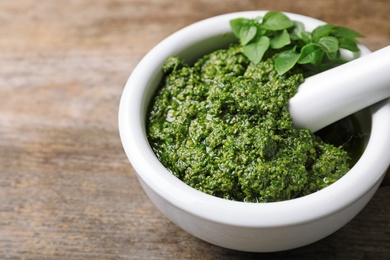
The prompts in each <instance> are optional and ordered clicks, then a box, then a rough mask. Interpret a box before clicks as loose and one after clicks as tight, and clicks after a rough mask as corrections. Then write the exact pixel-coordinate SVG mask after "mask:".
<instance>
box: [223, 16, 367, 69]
mask: <svg viewBox="0 0 390 260" xmlns="http://www.w3.org/2000/svg"><path fill="white" fill-rule="evenodd" d="M230 26H231V28H232V31H233V33H234V35H235V36H236V37H237V38H238V39H239V40H240V44H241V46H242V48H243V53H244V54H245V56H247V57H248V58H249V60H251V61H252V62H254V63H259V62H260V61H261V60H262V59H263V57H264V55H265V54H267V53H269V54H272V53H273V54H275V53H277V54H276V58H275V69H276V71H277V72H278V74H280V75H283V74H285V73H286V72H287V71H289V70H290V69H292V68H293V67H294V66H296V65H297V64H300V65H304V66H306V67H307V68H306V69H309V70H314V71H315V73H318V72H320V71H323V70H326V69H328V68H331V67H334V66H336V65H339V64H341V63H344V62H345V61H343V60H342V59H341V57H340V49H346V50H349V51H352V52H357V51H359V48H358V46H357V40H356V38H360V37H364V36H363V35H362V34H360V33H358V32H356V31H354V30H352V29H349V28H346V27H342V26H335V25H331V24H325V25H322V26H318V27H317V28H315V29H314V30H313V31H312V32H308V31H305V28H304V25H303V23H301V22H298V21H292V20H291V19H290V18H289V17H287V16H286V15H285V14H283V13H281V12H274V11H271V12H267V13H266V14H265V15H264V17H257V18H254V19H247V18H237V19H233V20H231V21H230Z"/></svg>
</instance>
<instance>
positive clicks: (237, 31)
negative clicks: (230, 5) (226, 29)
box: [229, 18, 249, 39]
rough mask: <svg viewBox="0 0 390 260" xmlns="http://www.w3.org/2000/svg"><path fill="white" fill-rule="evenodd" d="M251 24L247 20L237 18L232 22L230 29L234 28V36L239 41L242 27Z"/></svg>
mask: <svg viewBox="0 0 390 260" xmlns="http://www.w3.org/2000/svg"><path fill="white" fill-rule="evenodd" d="M248 22H249V20H248V19H245V18H236V19H233V20H230V21H229V23H230V28H232V32H233V34H234V36H236V37H237V38H238V39H240V32H241V27H242V26H243V25H244V24H247V23H248Z"/></svg>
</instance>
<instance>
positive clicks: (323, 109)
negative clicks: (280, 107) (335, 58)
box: [289, 46, 390, 132]
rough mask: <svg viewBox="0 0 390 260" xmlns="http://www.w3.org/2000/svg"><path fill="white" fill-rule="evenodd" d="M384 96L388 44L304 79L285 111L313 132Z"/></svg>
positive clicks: (389, 87) (388, 89)
mask: <svg viewBox="0 0 390 260" xmlns="http://www.w3.org/2000/svg"><path fill="white" fill-rule="evenodd" d="M388 97H390V46H387V47H385V48H383V49H380V50H378V51H376V52H373V53H371V54H368V55H365V56H363V57H361V58H358V59H356V60H353V61H350V62H348V63H346V64H344V65H341V66H338V67H335V68H332V69H330V70H327V71H325V72H322V73H320V74H317V75H314V76H311V77H309V78H307V79H306V80H305V82H304V83H303V84H301V86H300V87H299V89H298V93H297V94H296V95H295V96H294V97H293V98H291V99H290V101H289V111H290V114H291V116H292V118H293V122H294V125H295V127H297V128H308V129H310V130H311V131H313V132H315V131H317V130H319V129H321V128H323V127H325V126H327V125H330V124H331V123H334V122H336V121H337V120H339V119H342V118H344V117H346V116H348V115H351V114H353V113H354V112H357V111H359V110H361V109H363V108H366V107H368V106H370V105H372V104H375V103H377V102H379V101H381V100H383V99H385V98H388ZM389 120H390V118H389Z"/></svg>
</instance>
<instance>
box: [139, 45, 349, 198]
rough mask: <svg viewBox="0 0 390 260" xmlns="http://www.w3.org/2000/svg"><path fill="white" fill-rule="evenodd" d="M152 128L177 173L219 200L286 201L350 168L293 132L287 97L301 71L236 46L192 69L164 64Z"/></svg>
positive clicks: (154, 143) (161, 154) (156, 145)
mask: <svg viewBox="0 0 390 260" xmlns="http://www.w3.org/2000/svg"><path fill="white" fill-rule="evenodd" d="M163 71H164V73H165V76H164V79H163V81H162V83H161V88H159V90H158V92H157V93H156V96H155V98H154V100H153V101H152V104H151V107H150V110H149V113H148V123H147V131H148V138H149V142H150V145H151V147H152V148H153V150H154V152H155V154H156V155H157V157H158V158H159V160H160V161H161V163H162V164H163V165H164V166H165V167H166V168H168V169H169V170H170V171H171V172H172V174H174V175H175V176H176V177H178V178H179V179H181V180H182V181H183V182H185V183H186V184H188V185H190V186H191V187H193V188H195V189H198V190H200V191H202V192H205V193H207V194H211V195H214V196H217V197H221V198H225V199H230V200H237V201H246V202H273V201H282V200H288V199H292V198H296V197H299V196H304V195H307V194H310V193H313V192H316V191H318V190H320V189H322V188H324V187H326V186H328V185H330V184H332V183H334V182H335V181H336V180H338V179H339V178H340V177H342V176H343V175H344V174H345V173H346V172H347V171H348V170H349V169H350V157H349V155H348V152H347V151H345V150H344V149H343V148H342V147H341V146H335V145H333V144H329V143H325V142H324V141H322V139H321V138H320V137H318V136H316V135H314V134H313V133H311V132H310V131H309V130H306V129H295V128H294V127H293V124H292V119H291V117H290V114H289V112H288V100H289V99H290V98H291V97H293V96H294V94H295V93H296V92H297V89H298V86H299V85H300V84H301V83H302V82H303V81H304V77H303V75H302V74H301V73H298V72H294V73H287V74H285V75H282V76H280V75H278V74H277V72H276V71H275V68H274V66H273V60H272V58H268V59H267V60H265V61H263V62H261V63H259V64H254V63H251V62H249V60H248V59H247V58H246V57H245V56H244V55H243V54H242V50H241V48H240V47H239V46H237V45H233V46H231V47H230V48H229V49H222V50H217V51H215V52H213V53H211V54H208V55H205V56H204V57H202V58H200V59H199V60H198V61H197V62H196V63H195V64H194V65H193V66H190V65H188V64H186V63H185V62H184V61H182V60H180V59H179V58H177V57H171V58H169V59H168V60H167V61H166V63H165V65H164V67H163Z"/></svg>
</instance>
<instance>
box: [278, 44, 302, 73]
mask: <svg viewBox="0 0 390 260" xmlns="http://www.w3.org/2000/svg"><path fill="white" fill-rule="evenodd" d="M294 49H295V48H294ZM294 49H292V50H287V51H284V52H281V53H280V54H279V55H278V56H277V57H276V58H275V69H276V71H277V72H278V74H279V75H283V74H284V73H286V72H287V71H289V70H290V69H291V68H292V67H294V66H295V64H296V63H297V61H298V59H299V53H297V52H296V51H295V50H294Z"/></svg>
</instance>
